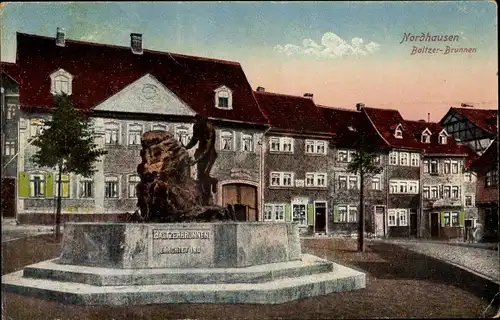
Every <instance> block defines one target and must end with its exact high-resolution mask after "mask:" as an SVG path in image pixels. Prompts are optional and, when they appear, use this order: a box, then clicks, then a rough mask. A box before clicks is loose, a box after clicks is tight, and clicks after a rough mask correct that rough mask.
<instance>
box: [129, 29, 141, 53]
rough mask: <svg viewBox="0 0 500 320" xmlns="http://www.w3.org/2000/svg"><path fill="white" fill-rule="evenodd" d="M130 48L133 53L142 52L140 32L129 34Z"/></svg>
mask: <svg viewBox="0 0 500 320" xmlns="http://www.w3.org/2000/svg"><path fill="white" fill-rule="evenodd" d="M130 49H132V53H133V54H142V34H140V33H131V34H130Z"/></svg>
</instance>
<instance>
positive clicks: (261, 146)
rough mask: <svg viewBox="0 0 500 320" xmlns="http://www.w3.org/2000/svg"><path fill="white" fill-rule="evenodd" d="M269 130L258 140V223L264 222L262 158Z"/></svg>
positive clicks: (263, 163) (263, 162)
mask: <svg viewBox="0 0 500 320" xmlns="http://www.w3.org/2000/svg"><path fill="white" fill-rule="evenodd" d="M269 130H271V126H269V128H267V129H266V131H264V133H263V134H262V138H261V139H260V142H259V145H260V166H259V171H260V172H259V175H260V181H259V186H260V210H259V219H258V221H263V220H264V165H265V161H264V159H265V158H264V157H265V151H266V150H265V146H266V143H265V139H266V134H267V133H268V132H269Z"/></svg>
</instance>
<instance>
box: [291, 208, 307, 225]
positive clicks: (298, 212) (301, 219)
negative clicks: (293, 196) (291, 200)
mask: <svg viewBox="0 0 500 320" xmlns="http://www.w3.org/2000/svg"><path fill="white" fill-rule="evenodd" d="M292 213H293V216H292V219H293V222H296V223H298V224H299V225H307V215H306V205H305V204H293V205H292Z"/></svg>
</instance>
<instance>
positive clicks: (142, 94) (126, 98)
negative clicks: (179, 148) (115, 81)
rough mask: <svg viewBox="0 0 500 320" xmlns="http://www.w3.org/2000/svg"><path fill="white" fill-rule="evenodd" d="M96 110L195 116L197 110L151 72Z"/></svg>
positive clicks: (98, 106)
mask: <svg viewBox="0 0 500 320" xmlns="http://www.w3.org/2000/svg"><path fill="white" fill-rule="evenodd" d="M94 110H96V111H108V112H125V113H141V114H161V115H177V116H193V115H195V112H194V111H193V109H191V108H190V107H189V106H188V105H187V104H186V103H185V102H184V101H182V100H181V99H180V98H179V97H178V96H176V95H175V94H174V93H173V92H172V91H171V90H169V89H168V88H167V87H165V86H164V85H163V84H162V83H161V82H159V81H158V80H157V79H156V78H155V77H153V76H152V75H151V74H146V75H144V76H143V77H142V78H140V79H138V80H137V81H135V82H133V83H131V84H130V85H128V86H126V87H125V88H123V89H122V90H121V91H119V92H118V93H116V94H115V95H113V96H111V97H109V98H108V99H106V100H105V101H104V102H102V103H101V104H99V105H97V106H96V107H95V108H94Z"/></svg>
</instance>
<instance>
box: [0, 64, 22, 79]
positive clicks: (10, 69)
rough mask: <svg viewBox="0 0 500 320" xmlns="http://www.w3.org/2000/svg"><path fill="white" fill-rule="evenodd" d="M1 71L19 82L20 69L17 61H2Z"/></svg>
mask: <svg viewBox="0 0 500 320" xmlns="http://www.w3.org/2000/svg"><path fill="white" fill-rule="evenodd" d="M0 71H1V72H3V73H5V74H6V75H8V76H9V77H11V78H12V79H13V80H14V81H16V82H17V83H19V78H20V77H19V70H18V68H17V66H16V64H15V63H12V62H3V61H2V62H0Z"/></svg>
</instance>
